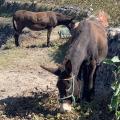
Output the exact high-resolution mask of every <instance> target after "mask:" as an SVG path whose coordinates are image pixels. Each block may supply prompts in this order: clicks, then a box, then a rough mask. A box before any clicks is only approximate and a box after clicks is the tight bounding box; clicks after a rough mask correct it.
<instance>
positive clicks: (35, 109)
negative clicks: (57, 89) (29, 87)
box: [0, 92, 57, 118]
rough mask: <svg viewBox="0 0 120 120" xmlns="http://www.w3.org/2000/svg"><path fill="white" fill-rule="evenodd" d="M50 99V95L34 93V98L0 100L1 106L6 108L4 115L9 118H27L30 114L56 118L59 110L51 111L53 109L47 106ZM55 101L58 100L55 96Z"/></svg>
mask: <svg viewBox="0 0 120 120" xmlns="http://www.w3.org/2000/svg"><path fill="white" fill-rule="evenodd" d="M48 97H50V95H49V93H42V92H41V93H39V94H38V93H33V96H30V97H8V98H6V99H3V100H0V106H4V107H3V113H4V115H5V116H6V117H7V118H12V117H16V116H18V117H20V118H27V117H28V115H30V114H42V115H43V116H44V117H46V116H47V115H48V114H49V115H54V116H55V115H56V114H57V109H54V110H51V109H50V108H51V107H50V108H49V106H46V104H47V103H48V102H49V99H48ZM54 99H57V98H56V97H55V96H54ZM53 101H54V100H53ZM56 101H57V100H56ZM53 105H54V104H53ZM53 108H55V107H53Z"/></svg>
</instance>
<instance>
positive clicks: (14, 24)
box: [12, 16, 17, 31]
mask: <svg viewBox="0 0 120 120" xmlns="http://www.w3.org/2000/svg"><path fill="white" fill-rule="evenodd" d="M12 22H13V28H14V29H15V31H17V25H16V21H15V18H14V16H13V18H12Z"/></svg>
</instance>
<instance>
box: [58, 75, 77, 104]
mask: <svg viewBox="0 0 120 120" xmlns="http://www.w3.org/2000/svg"><path fill="white" fill-rule="evenodd" d="M71 88H73V90H72V93H71V95H69V96H67V97H63V98H60V99H59V100H65V99H68V98H70V97H72V100H73V104H75V97H74V88H75V77H74V76H73V74H72V85H71V86H70V88H69V89H68V90H67V91H69V90H70V89H71Z"/></svg>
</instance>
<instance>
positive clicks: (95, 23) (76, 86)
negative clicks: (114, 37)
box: [41, 11, 108, 111]
mask: <svg viewBox="0 0 120 120" xmlns="http://www.w3.org/2000/svg"><path fill="white" fill-rule="evenodd" d="M107 19H108V18H107V14H106V13H105V12H104V11H101V12H99V14H98V15H97V17H90V18H88V19H86V20H83V21H81V22H80V23H79V24H78V25H77V26H75V27H74V26H73V25H72V26H73V34H72V35H73V37H72V38H73V40H72V43H71V45H70V46H69V49H68V51H67V54H66V56H65V59H64V61H63V65H62V67H59V68H56V69H53V68H48V67H45V66H41V67H42V68H44V69H46V70H48V71H50V72H52V73H54V74H55V75H58V76H59V79H58V82H57V87H58V90H59V94H60V100H61V101H62V104H61V106H60V110H61V111H69V110H71V103H72V102H73V101H75V97H78V98H81V96H80V94H81V90H82V89H83V92H82V98H85V99H86V100H88V101H89V100H91V95H92V94H93V93H94V89H95V77H96V68H97V66H98V65H99V64H100V63H101V62H102V61H103V60H104V59H105V57H106V56H107V51H108V43H107V33H106V29H105V27H107V26H108V21H107ZM82 79H83V80H82ZM81 81H83V87H82V89H81Z"/></svg>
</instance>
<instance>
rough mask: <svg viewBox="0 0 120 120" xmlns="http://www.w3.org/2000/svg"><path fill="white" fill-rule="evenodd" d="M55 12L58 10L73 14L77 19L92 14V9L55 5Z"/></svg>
mask: <svg viewBox="0 0 120 120" xmlns="http://www.w3.org/2000/svg"><path fill="white" fill-rule="evenodd" d="M53 11H55V12H60V13H62V14H65V15H68V16H73V17H75V19H77V20H81V19H83V18H85V17H88V16H90V15H91V14H92V11H93V9H92V8H90V9H81V8H80V7H78V6H62V7H56V8H54V9H53Z"/></svg>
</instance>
